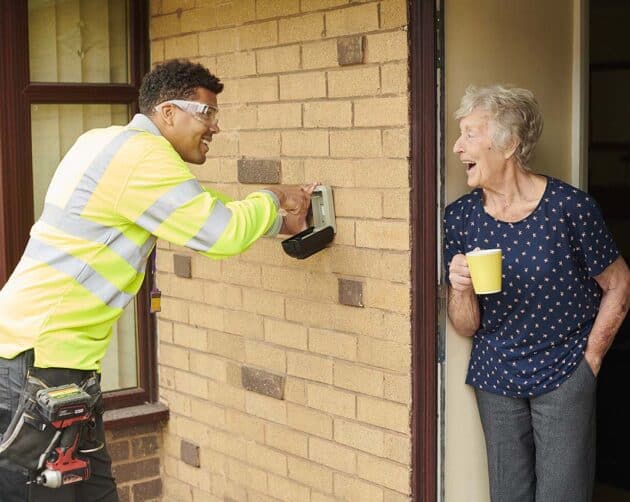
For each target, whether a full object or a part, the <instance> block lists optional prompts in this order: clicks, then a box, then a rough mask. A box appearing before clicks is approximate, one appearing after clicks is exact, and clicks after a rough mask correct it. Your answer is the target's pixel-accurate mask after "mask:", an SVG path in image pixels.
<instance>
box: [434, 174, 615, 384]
mask: <svg viewBox="0 0 630 502" xmlns="http://www.w3.org/2000/svg"><path fill="white" fill-rule="evenodd" d="M476 247H479V248H481V249H493V248H501V249H502V250H503V285H502V287H503V290H502V291H501V292H500V293H496V294H490V295H479V297H478V298H479V306H480V313H481V325H480V327H479V329H478V330H477V332H476V333H475V336H474V338H473V348H472V354H471V357H470V364H469V367H468V376H467V378H466V383H467V384H469V385H472V386H473V387H476V388H478V389H481V390H484V391H487V392H492V393H495V394H502V395H505V396H511V397H533V396H538V395H541V394H544V393H545V392H549V391H551V390H554V389H555V388H557V387H559V386H560V384H561V383H562V382H563V381H564V380H566V379H567V378H568V377H569V376H570V375H571V373H572V372H573V370H574V369H575V368H576V366H577V364H578V363H579V362H580V361H581V360H582V357H583V355H584V350H585V348H586V341H587V338H588V335H589V333H590V331H591V327H592V326H593V321H594V320H595V316H596V315H597V311H598V309H599V303H600V300H601V290H600V288H599V286H598V285H597V282H596V281H595V280H594V279H593V277H594V276H596V275H598V274H600V273H601V272H602V271H603V270H604V269H605V268H606V267H607V266H608V265H610V264H611V263H612V262H613V261H615V259H616V258H617V257H618V256H619V251H618V250H617V247H616V245H615V243H614V241H613V239H612V237H611V235H610V233H609V231H608V229H607V228H606V225H605V223H604V220H603V219H602V215H601V212H600V210H599V207H598V205H597V203H596V202H595V200H593V198H591V197H590V196H589V195H588V194H586V193H584V192H582V191H581V190H578V189H576V188H574V187H572V186H571V185H568V184H566V183H563V182H562V181H560V180H557V179H554V178H547V186H546V188H545V192H544V194H543V196H542V199H541V201H540V203H539V204H538V206H537V207H536V209H535V210H534V211H533V212H532V213H531V214H530V215H529V216H527V217H526V218H524V219H523V220H521V221H518V222H515V223H507V222H503V221H500V220H497V219H496V218H493V217H492V216H490V215H489V214H488V213H486V212H485V210H484V208H483V202H482V191H481V189H477V190H474V191H472V192H471V193H469V194H467V195H464V196H463V197H461V198H459V199H458V200H456V201H455V202H453V203H452V204H450V205H448V206H447V208H446V212H445V218H444V261H445V263H446V264H447V270H448V266H449V265H450V263H451V260H452V259H453V257H454V256H455V255H456V254H458V253H466V252H468V251H472V250H473V249H475V248H476ZM447 276H448V273H447Z"/></svg>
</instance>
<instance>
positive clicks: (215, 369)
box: [190, 352, 227, 382]
mask: <svg viewBox="0 0 630 502" xmlns="http://www.w3.org/2000/svg"><path fill="white" fill-rule="evenodd" d="M190 371H192V372H194V373H196V374H198V375H203V376H205V377H208V378H212V379H213V380H216V381H217V382H225V381H226V379H227V365H226V363H225V361H224V360H223V359H219V358H218V357H214V356H211V355H208V354H200V353H198V352H191V354H190ZM204 382H205V380H204Z"/></svg>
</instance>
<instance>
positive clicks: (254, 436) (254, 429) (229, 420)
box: [225, 409, 265, 443]
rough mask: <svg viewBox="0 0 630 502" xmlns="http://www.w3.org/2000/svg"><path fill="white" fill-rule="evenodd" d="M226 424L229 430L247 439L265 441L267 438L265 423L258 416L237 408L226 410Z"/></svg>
mask: <svg viewBox="0 0 630 502" xmlns="http://www.w3.org/2000/svg"><path fill="white" fill-rule="evenodd" d="M225 416H226V425H227V428H228V430H229V431H231V432H234V433H236V434H238V435H241V436H244V437H246V438H247V439H251V440H253V441H257V442H258V443H263V442H264V440H265V424H264V423H263V422H262V420H260V419H259V418H257V417H252V416H251V415H246V414H245V413H241V412H239V411H236V410H230V409H227V410H225Z"/></svg>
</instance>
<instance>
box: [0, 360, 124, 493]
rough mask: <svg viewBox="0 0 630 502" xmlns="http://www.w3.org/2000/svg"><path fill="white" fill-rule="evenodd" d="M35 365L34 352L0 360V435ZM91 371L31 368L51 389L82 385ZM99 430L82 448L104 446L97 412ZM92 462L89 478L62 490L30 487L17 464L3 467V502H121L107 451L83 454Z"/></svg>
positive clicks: (0, 469)
mask: <svg viewBox="0 0 630 502" xmlns="http://www.w3.org/2000/svg"><path fill="white" fill-rule="evenodd" d="M32 365H33V352H32V351H27V352H24V353H22V354H20V355H19V356H17V357H16V358H15V359H3V358H0V432H1V433H4V431H5V430H6V429H7V427H8V425H9V423H10V422H11V418H12V417H13V415H14V413H15V411H16V409H17V407H18V403H19V400H20V394H21V391H22V387H23V386H24V382H25V378H26V374H27V371H28V370H29V368H31V367H32ZM90 373H91V372H88V371H79V370H68V369H59V368H46V369H44V368H31V374H32V375H34V376H36V377H37V378H39V379H40V380H42V381H44V382H45V383H46V384H47V385H48V386H50V387H56V386H58V385H64V384H68V383H79V382H81V381H82V380H83V379H85V378H86V376H88V375H89V374H90ZM95 419H96V427H95V428H94V430H93V431H92V434H91V435H90V436H91V437H89V438H86V439H85V443H84V444H82V445H80V448H81V449H90V448H93V447H94V446H96V445H98V444H100V443H103V444H104V443H105V429H104V427H103V416H102V413H97V415H96V417H95ZM83 456H84V457H86V458H88V459H89V460H90V470H91V475H90V478H89V479H88V480H86V481H82V482H79V483H74V484H71V485H67V486H64V487H61V488H46V487H42V486H37V485H35V484H28V485H27V481H28V476H29V473H28V472H27V471H26V470H24V469H22V468H20V467H19V466H16V465H9V466H5V467H0V500H1V501H2V502H24V501H29V502H44V501H46V502H49V501H51V500H55V501H59V502H97V501H99V502H118V493H117V490H116V483H115V481H114V478H113V477H112V465H111V459H110V457H109V453H108V452H107V448H106V447H103V448H101V449H100V450H98V451H95V452H92V453H88V454H85V455H83Z"/></svg>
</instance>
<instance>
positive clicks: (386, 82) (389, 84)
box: [381, 63, 409, 94]
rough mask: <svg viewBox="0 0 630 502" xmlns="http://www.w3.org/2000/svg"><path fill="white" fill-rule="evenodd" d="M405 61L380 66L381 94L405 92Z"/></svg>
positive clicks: (407, 77) (406, 88)
mask: <svg viewBox="0 0 630 502" xmlns="http://www.w3.org/2000/svg"><path fill="white" fill-rule="evenodd" d="M408 80H409V76H408V68H407V64H406V63H391V64H386V65H383V66H381V92H382V93H383V94H406V93H407V92H408V90H409V86H408Z"/></svg>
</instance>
